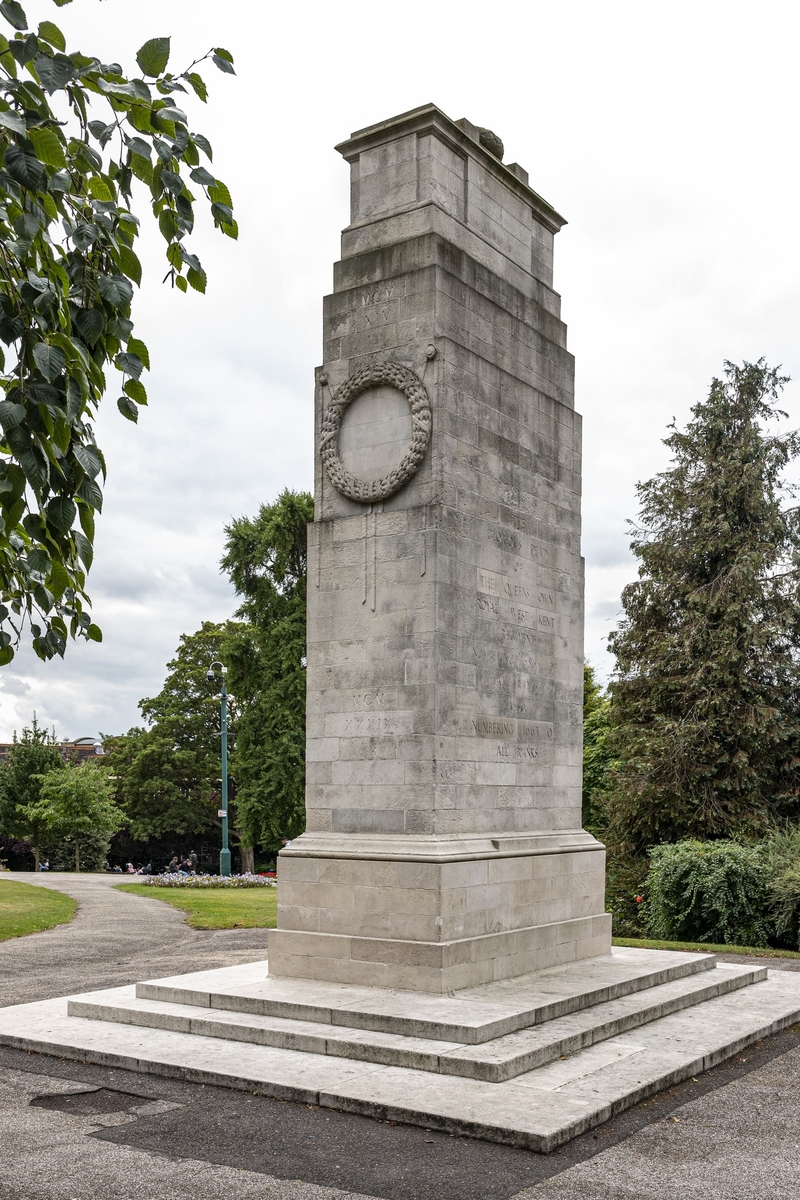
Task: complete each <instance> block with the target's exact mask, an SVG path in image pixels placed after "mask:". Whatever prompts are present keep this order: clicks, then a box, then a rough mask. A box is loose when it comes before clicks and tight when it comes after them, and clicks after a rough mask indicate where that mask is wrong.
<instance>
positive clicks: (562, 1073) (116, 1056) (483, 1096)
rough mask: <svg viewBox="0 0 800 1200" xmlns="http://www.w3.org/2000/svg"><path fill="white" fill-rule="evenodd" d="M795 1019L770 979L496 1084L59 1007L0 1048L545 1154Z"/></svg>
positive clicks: (785, 992)
mask: <svg viewBox="0 0 800 1200" xmlns="http://www.w3.org/2000/svg"><path fill="white" fill-rule="evenodd" d="M82 999H86V997H82ZM799 1019H800V974H797V973H795V972H792V971H771V972H769V974H768V978H767V979H766V980H765V981H763V982H760V983H754V984H753V985H752V986H751V987H742V988H740V989H739V990H738V991H734V992H731V993H730V994H728V995H725V996H718V997H717V998H715V999H712V1000H707V1001H706V1002H705V1003H703V1004H697V1005H693V1006H692V1007H691V1008H688V1009H686V1010H684V1011H682V1012H676V1013H672V1014H671V1015H669V1016H663V1017H660V1018H659V1019H657V1020H654V1021H651V1022H650V1023H649V1024H648V1025H644V1026H642V1027H641V1028H640V1029H638V1030H636V1031H635V1032H632V1033H627V1034H622V1035H620V1036H618V1037H612V1038H608V1039H607V1040H605V1041H603V1042H601V1043H599V1044H595V1045H590V1046H587V1047H586V1048H585V1049H582V1050H579V1051H578V1052H577V1053H575V1054H573V1055H570V1056H567V1057H565V1058H563V1059H559V1060H557V1061H555V1062H550V1063H548V1064H546V1065H543V1066H540V1067H538V1068H536V1069H534V1070H530V1071H527V1072H525V1073H524V1074H522V1075H518V1076H517V1077H516V1078H514V1079H510V1080H507V1081H505V1082H504V1083H486V1082H485V1081H483V1080H480V1079H465V1078H460V1077H457V1076H453V1075H447V1074H440V1073H434V1072H431V1071H420V1070H411V1069H408V1068H404V1067H392V1066H382V1065H378V1064H375V1063H372V1062H359V1061H356V1060H354V1059H349V1058H341V1057H335V1056H332V1055H330V1054H311V1053H308V1052H303V1051H296V1050H284V1049H281V1048H278V1047H274V1046H258V1045H253V1044H251V1043H235V1042H232V1041H229V1040H223V1039H220V1038H213V1037H204V1036H200V1035H197V1034H190V1033H175V1032H172V1031H171V1030H161V1029H151V1028H147V1029H142V1028H138V1027H136V1026H131V1025H127V1024H126V1025H123V1024H118V1023H113V1022H109V1021H96V1020H87V1019H85V1018H78V1017H71V1016H69V1015H68V1013H67V1003H66V1000H65V999H63V998H59V999H55V1000H43V1001H38V1002H36V1003H33V1004H23V1005H16V1006H13V1007H8V1008H2V1009H0V1044H4V1045H10V1046H16V1047H18V1048H20V1049H24V1050H31V1051H35V1052H38V1053H42V1054H52V1055H57V1056H59V1057H63V1058H72V1059H77V1060H82V1061H85V1062H95V1063H100V1064H103V1065H106V1066H113V1067H120V1068H125V1069H127V1070H133V1071H140V1072H145V1073H151V1074H157V1075H161V1076H171V1077H174V1078H179V1079H186V1080H190V1081H195V1082H198V1083H205V1084H214V1085H220V1086H227V1087H233V1088H239V1089H244V1090H246V1091H248V1092H258V1093H261V1094H264V1095H270V1096H276V1097H279V1098H281V1099H285V1100H296V1101H299V1102H301V1103H306V1104H317V1105H320V1106H321V1107H327V1108H331V1109H337V1110H339V1111H343V1112H352V1113H359V1114H362V1115H364V1116H369V1117H376V1118H379V1119H381V1120H394V1121H403V1122H405V1123H408V1124H412V1125H419V1126H422V1127H424V1128H428V1129H440V1130H444V1131H446V1132H449V1133H456V1134H462V1135H467V1136H472V1137H481V1138H485V1139H488V1140H490V1141H496V1142H503V1143H505V1144H507V1145H513V1146H521V1147H525V1148H527V1149H531V1150H536V1151H539V1152H547V1151H550V1150H553V1149H555V1148H556V1147H557V1146H560V1145H563V1144H564V1143H565V1142H567V1141H569V1139H570V1138H572V1137H575V1136H576V1135H577V1134H579V1133H582V1132H583V1131H584V1130H586V1129H590V1128H592V1127H594V1126H596V1125H598V1124H600V1123H601V1122H603V1121H606V1120H607V1119H608V1118H609V1117H610V1116H612V1115H614V1114H615V1113H618V1112H622V1111H623V1110H624V1109H626V1108H629V1107H630V1106H631V1105H633V1104H636V1103H637V1102H638V1101H640V1100H644V1099H646V1098H647V1097H648V1096H652V1095H655V1094H656V1093H657V1092H658V1091H660V1090H661V1089H662V1088H665V1087H670V1086H672V1085H673V1084H676V1083H680V1082H681V1081H682V1080H684V1079H687V1078H690V1077H691V1076H693V1075H697V1074H699V1073H701V1072H702V1071H705V1070H708V1069H709V1067H712V1066H714V1065H715V1064H716V1063H718V1062H721V1061H722V1060H724V1059H725V1058H728V1057H730V1056H731V1055H733V1054H737V1053H739V1052H740V1051H741V1050H743V1049H744V1048H745V1047H747V1046H749V1045H752V1044H753V1043H754V1042H756V1041H758V1040H759V1039H760V1038H763V1037H766V1036H768V1035H769V1034H772V1033H776V1032H778V1031H779V1030H781V1029H784V1028H786V1027H787V1026H789V1025H792V1024H794V1023H795V1022H796V1021H798V1020H799Z"/></svg>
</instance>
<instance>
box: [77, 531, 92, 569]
mask: <svg viewBox="0 0 800 1200" xmlns="http://www.w3.org/2000/svg"><path fill="white" fill-rule="evenodd" d="M71 536H72V540H73V541H74V542H75V549H76V550H77V551H78V557H79V558H80V560H81V562H82V563H83V565H84V566H85V567H86V570H87V571H88V570H89V568H90V567H91V565H92V559H93V558H94V550H93V549H92V543H91V542H90V541H89V539H88V538H87V537H85V536H84V534H82V533H81V532H80V530H78V529H73V530H72V534H71Z"/></svg>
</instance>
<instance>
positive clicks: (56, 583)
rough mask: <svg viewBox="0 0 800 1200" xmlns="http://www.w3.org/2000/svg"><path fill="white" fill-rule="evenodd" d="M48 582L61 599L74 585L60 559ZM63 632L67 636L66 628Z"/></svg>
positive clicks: (52, 590)
mask: <svg viewBox="0 0 800 1200" xmlns="http://www.w3.org/2000/svg"><path fill="white" fill-rule="evenodd" d="M48 582H49V584H50V591H51V592H52V593H53V595H54V596H55V597H56V599H57V600H60V599H61V597H62V596H63V595H64V592H65V591H66V590H67V588H68V587H71V586H72V580H71V579H70V577H69V574H68V572H67V571H66V569H65V568H64V566H63V565H62V564H61V563H60V562H59V561H58V560H56V561H55V562H54V563H53V565H52V567H51V570H50V579H49V581H48ZM53 624H55V620H54V621H53ZM62 632H63V633H64V635H65V636H66V632H67V631H66V629H63V630H62Z"/></svg>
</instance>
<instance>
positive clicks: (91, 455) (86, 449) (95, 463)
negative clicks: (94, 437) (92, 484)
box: [73, 446, 103, 479]
mask: <svg viewBox="0 0 800 1200" xmlns="http://www.w3.org/2000/svg"><path fill="white" fill-rule="evenodd" d="M73 454H74V455H75V457H76V458H77V460H78V462H79V463H80V465H81V466H82V467H83V469H84V471H85V472H86V474H87V475H88V476H89V478H90V479H94V477H95V476H96V475H99V474H100V471H101V469H102V466H103V463H102V459H101V458H100V456H99V454H98V453H97V448H96V447H95V446H76V447H75V449H74V450H73Z"/></svg>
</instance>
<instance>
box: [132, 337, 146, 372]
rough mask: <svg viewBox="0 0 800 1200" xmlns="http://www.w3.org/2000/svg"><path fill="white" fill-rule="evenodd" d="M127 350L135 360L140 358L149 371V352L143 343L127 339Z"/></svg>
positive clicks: (134, 339) (133, 338) (136, 339)
mask: <svg viewBox="0 0 800 1200" xmlns="http://www.w3.org/2000/svg"><path fill="white" fill-rule="evenodd" d="M128 350H129V351H130V353H131V354H135V355H136V357H137V358H140V359H141V360H142V362H143V363H144V365H145V367H146V368H147V370H148V371H149V370H150V351H149V350H148V349H147V346H145V344H144V342H142V341H140V340H139V338H135V337H132V338H128Z"/></svg>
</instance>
